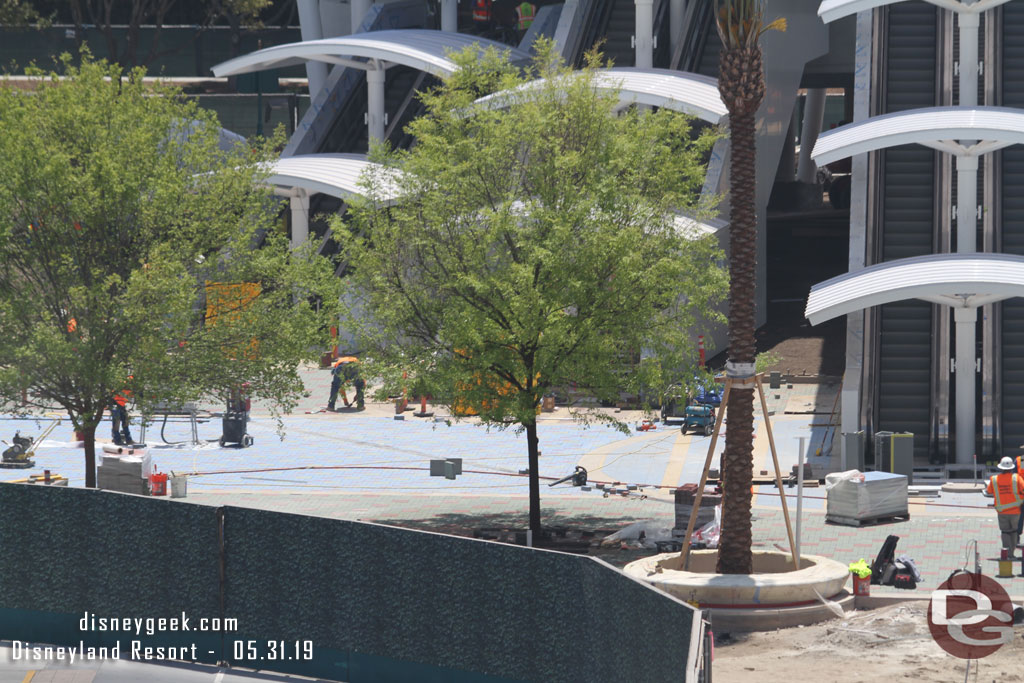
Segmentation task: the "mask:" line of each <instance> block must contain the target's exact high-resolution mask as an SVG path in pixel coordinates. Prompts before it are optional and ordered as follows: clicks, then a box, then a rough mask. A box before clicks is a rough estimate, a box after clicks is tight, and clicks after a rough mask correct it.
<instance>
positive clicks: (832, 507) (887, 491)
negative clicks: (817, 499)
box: [825, 472, 910, 526]
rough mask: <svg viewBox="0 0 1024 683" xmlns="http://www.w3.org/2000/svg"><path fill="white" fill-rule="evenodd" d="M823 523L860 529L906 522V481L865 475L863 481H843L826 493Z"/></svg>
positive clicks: (889, 475)
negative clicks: (886, 521) (885, 522)
mask: <svg viewBox="0 0 1024 683" xmlns="http://www.w3.org/2000/svg"><path fill="white" fill-rule="evenodd" d="M826 498H827V501H828V505H827V513H826V515H825V519H826V521H829V522H834V523H836V524H846V525H849V526H860V525H861V524H868V523H871V522H876V521H881V520H883V519H890V518H892V517H905V518H909V517H910V514H909V510H908V507H907V503H908V497H907V477H906V475H903V474H893V473H891V472H865V473H864V481H862V482H861V481H857V480H856V479H843V480H841V481H838V482H836V484H835V485H834V486H833V487H832V488H830V489H829V490H828V494H827V496H826Z"/></svg>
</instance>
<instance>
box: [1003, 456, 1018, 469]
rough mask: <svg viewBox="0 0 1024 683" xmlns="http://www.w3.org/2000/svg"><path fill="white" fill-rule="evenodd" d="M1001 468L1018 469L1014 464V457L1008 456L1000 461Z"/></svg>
mask: <svg viewBox="0 0 1024 683" xmlns="http://www.w3.org/2000/svg"><path fill="white" fill-rule="evenodd" d="M999 469H1001V470H1015V469H1017V466H1016V465H1014V464H1013V458H1010V457H1006V458H1003V459H1002V460H1000V461H999Z"/></svg>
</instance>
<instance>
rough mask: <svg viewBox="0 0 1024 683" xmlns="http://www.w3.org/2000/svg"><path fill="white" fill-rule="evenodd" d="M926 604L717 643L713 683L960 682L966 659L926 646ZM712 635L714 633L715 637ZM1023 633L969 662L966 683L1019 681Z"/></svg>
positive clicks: (928, 642)
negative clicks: (786, 682) (790, 682)
mask: <svg viewBox="0 0 1024 683" xmlns="http://www.w3.org/2000/svg"><path fill="white" fill-rule="evenodd" d="M927 610H928V603H927V602H924V601H920V602H913V603H902V604H899V605H892V606H889V607H884V608H880V609H875V610H870V611H848V612H847V618H846V619H842V620H841V619H833V620H832V621H827V622H824V623H821V624H815V625H812V626H805V627H803V628H790V629H784V630H779V631H770V632H766V633H750V634H735V635H733V636H732V637H731V638H727V637H718V638H716V640H715V658H714V664H713V665H712V666H713V668H712V678H713V680H714V681H715V683H748V682H749V681H783V680H787V679H788V680H794V681H796V680H813V681H820V682H821V683H832V682H833V681H835V682H837V683H840V682H841V683H851V682H853V681H856V682H857V683H875V682H878V683H881V682H882V681H893V680H909V681H921V682H922V683H940V682H941V683H949V682H951V681H963V680H964V675H965V673H966V667H967V662H966V660H962V659H956V658H955V657H952V656H950V655H948V654H946V652H945V651H944V650H942V649H941V648H939V646H938V645H936V644H935V642H934V641H933V640H932V638H931V636H930V635H929V632H928V624H927V621H926V614H927ZM716 635H717V634H716ZM1022 656H1024V630H1022V629H1021V627H1020V626H1017V627H1015V629H1014V638H1013V641H1012V642H1010V643H1007V644H1006V645H1004V646H1003V647H1001V648H1000V649H999V650H998V651H997V652H996V653H995V654H993V655H990V656H988V657H986V658H984V659H981V660H974V661H972V663H971V672H970V675H969V677H968V678H967V681H969V682H982V681H983V682H984V683H989V682H990V681H992V682H995V681H998V682H999V683H1004V682H1006V681H1019V680H1022V679H1024V674H1022V673H1021V667H1022V663H1021V662H1022Z"/></svg>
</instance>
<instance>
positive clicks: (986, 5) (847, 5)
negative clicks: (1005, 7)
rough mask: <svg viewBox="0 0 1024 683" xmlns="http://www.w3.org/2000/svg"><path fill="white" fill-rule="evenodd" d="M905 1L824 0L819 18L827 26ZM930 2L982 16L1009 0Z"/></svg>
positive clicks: (943, 7) (941, 0)
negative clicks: (863, 12)
mask: <svg viewBox="0 0 1024 683" xmlns="http://www.w3.org/2000/svg"><path fill="white" fill-rule="evenodd" d="M903 1H904V0H824V2H822V3H821V5H820V6H819V7H818V16H819V17H821V20H822V21H824V22H825V23H826V24H827V23H829V22H832V21H835V20H836V19H842V18H843V17H847V16H849V15H851V14H856V13H857V12H862V11H864V10H869V9H874V8H875V7H882V6H883V5H892V4H895V3H897V2H903ZM925 1H926V2H930V3H931V4H933V5H936V6H937V7H941V8H942V9H948V10H953V11H954V12H961V13H965V14H980V13H982V12H986V11H988V10H990V9H992V8H993V7H998V6H999V5H1002V4H1004V3H1006V2H1009V0H977V2H974V3H973V4H968V3H966V2H959V1H958V0H925Z"/></svg>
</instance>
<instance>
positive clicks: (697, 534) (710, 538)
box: [690, 505, 722, 548]
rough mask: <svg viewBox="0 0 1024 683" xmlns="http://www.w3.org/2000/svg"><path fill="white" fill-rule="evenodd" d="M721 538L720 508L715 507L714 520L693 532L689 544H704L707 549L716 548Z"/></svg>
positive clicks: (719, 506) (718, 506)
mask: <svg viewBox="0 0 1024 683" xmlns="http://www.w3.org/2000/svg"><path fill="white" fill-rule="evenodd" d="M721 537H722V506H721V505H716V506H715V519H714V521H711V522H708V523H707V524H705V525H704V526H702V527H701V528H700V529H697V530H696V531H694V532H693V538H692V539H691V541H690V542H691V543H706V544H707V546H708V547H709V548H717V547H718V541H719V539H720V538H721Z"/></svg>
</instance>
